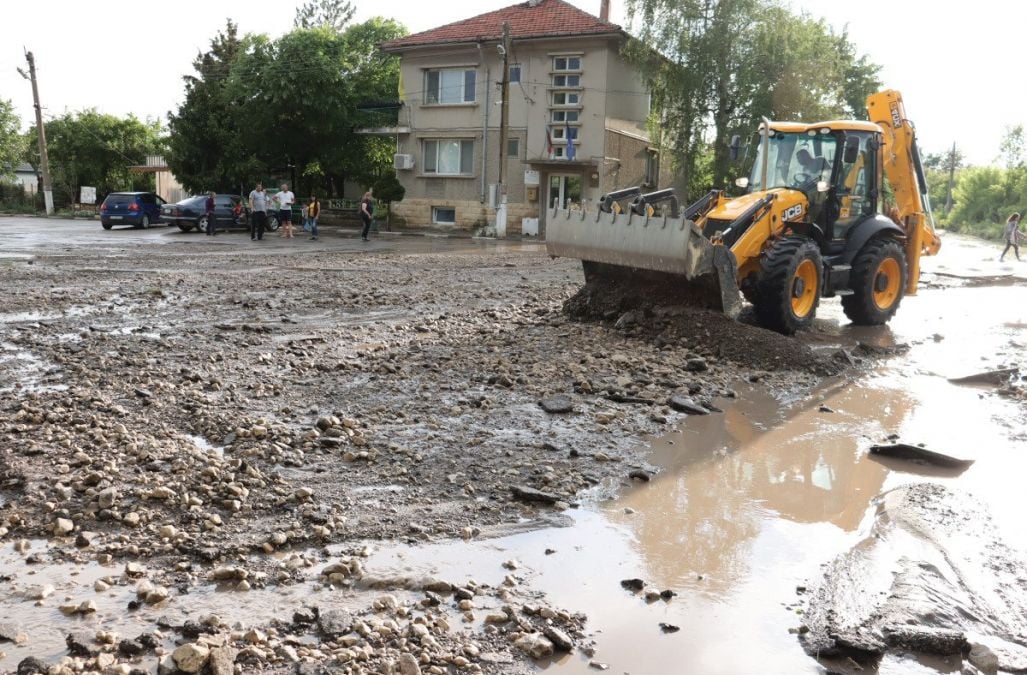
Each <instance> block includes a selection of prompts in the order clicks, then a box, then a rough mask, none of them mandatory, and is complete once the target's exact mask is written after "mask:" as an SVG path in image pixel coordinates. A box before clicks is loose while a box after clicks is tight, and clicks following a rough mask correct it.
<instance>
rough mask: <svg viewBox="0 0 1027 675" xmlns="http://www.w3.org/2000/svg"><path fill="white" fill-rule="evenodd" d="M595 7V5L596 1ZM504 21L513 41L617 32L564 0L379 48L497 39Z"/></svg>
mask: <svg viewBox="0 0 1027 675" xmlns="http://www.w3.org/2000/svg"><path fill="white" fill-rule="evenodd" d="M596 4H597V5H598V4H599V1H598V0H596ZM504 21H506V22H508V23H509V24H510V35H511V36H512V37H513V38H514V39H524V38H541V37H559V36H569V35H602V34H607V33H620V32H621V27H620V26H618V25H617V24H614V23H610V22H608V21H603V20H601V19H599V17H596V16H592V15H591V14H589V13H588V12H585V11H583V10H580V9H578V8H577V7H575V6H574V5H571V4H569V3H567V2H564V0H538V1H537V4H534V6H532V3H530V2H522V3H520V4H518V5H511V6H510V7H505V8H503V9H498V10H496V11H494V12H488V13H486V14H479V15H478V16H474V17H471V18H470V19H464V20H463V21H457V22H456V23H451V24H447V25H445V26H439V27H438V28H433V29H431V30H427V31H424V32H422V33H415V34H413V35H408V36H406V37H401V38H398V39H396V40H389V41H388V42H386V43H384V44H383V45H382V49H384V50H385V51H398V50H402V49H404V48H406V47H419V46H423V45H432V44H453V43H460V42H480V41H486V40H498V39H500V38H501V37H502V34H503V22H504Z"/></svg>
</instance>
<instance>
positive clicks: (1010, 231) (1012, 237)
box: [998, 213, 1024, 262]
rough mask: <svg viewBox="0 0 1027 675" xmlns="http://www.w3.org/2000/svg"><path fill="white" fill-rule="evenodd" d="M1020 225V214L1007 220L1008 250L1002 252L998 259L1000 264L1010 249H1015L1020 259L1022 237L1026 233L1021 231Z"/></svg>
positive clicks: (1014, 251)
mask: <svg viewBox="0 0 1027 675" xmlns="http://www.w3.org/2000/svg"><path fill="white" fill-rule="evenodd" d="M1019 225H1020V214H1019V213H1014V214H1013V215H1011V216H1009V219H1008V220H1006V248H1005V249H1004V250H1003V251H1002V255H1000V256H999V257H998V261H999V262H1002V259H1003V258H1005V257H1006V254H1007V253H1009V249H1013V253H1015V254H1016V259H1017V260H1019V259H1020V237H1022V236H1024V233H1023V232H1021V231H1020V228H1019Z"/></svg>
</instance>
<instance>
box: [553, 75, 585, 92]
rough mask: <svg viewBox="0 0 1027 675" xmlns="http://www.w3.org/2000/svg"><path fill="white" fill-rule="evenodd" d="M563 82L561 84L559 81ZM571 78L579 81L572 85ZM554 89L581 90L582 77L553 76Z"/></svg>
mask: <svg viewBox="0 0 1027 675" xmlns="http://www.w3.org/2000/svg"><path fill="white" fill-rule="evenodd" d="M561 78H562V80H563V83H562V84H561V83H560V82H559V80H561ZM571 78H574V79H576V80H577V82H575V83H574V84H571ZM553 88H554V89H580V88H581V75H564V74H560V75H553Z"/></svg>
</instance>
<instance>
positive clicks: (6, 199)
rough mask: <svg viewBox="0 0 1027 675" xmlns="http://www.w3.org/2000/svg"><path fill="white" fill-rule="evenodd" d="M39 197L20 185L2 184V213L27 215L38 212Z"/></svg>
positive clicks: (0, 205) (0, 185)
mask: <svg viewBox="0 0 1027 675" xmlns="http://www.w3.org/2000/svg"><path fill="white" fill-rule="evenodd" d="M36 197H37V195H34V194H31V193H28V192H26V191H25V188H24V187H22V185H21V184H20V183H4V182H0V212H2V213H27V212H32V211H36V210H37V209H38V208H39V207H38V206H37V204H36V202H37V199H36Z"/></svg>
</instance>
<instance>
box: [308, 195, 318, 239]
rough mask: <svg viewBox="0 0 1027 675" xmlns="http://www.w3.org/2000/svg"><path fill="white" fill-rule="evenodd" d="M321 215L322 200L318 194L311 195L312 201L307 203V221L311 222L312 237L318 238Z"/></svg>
mask: <svg viewBox="0 0 1027 675" xmlns="http://www.w3.org/2000/svg"><path fill="white" fill-rule="evenodd" d="M320 215H321V202H320V201H318V199H317V196H316V195H310V202H309V203H308V204H307V222H308V223H310V239H311V241H314V240H316V239H317V219H318V217H319V216H320Z"/></svg>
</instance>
